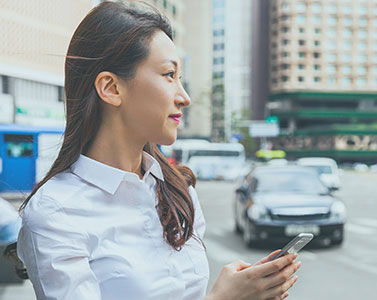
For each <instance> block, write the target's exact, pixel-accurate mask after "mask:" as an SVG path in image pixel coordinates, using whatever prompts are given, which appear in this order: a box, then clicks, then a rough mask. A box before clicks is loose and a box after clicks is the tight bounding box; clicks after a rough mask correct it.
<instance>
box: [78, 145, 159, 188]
mask: <svg viewBox="0 0 377 300" xmlns="http://www.w3.org/2000/svg"><path fill="white" fill-rule="evenodd" d="M142 164H143V169H144V171H145V174H144V176H143V180H145V179H146V178H147V177H148V176H149V175H150V174H153V175H154V176H155V177H157V178H158V179H160V180H162V181H164V176H163V174H162V170H161V167H160V165H159V163H158V162H157V160H156V159H155V158H154V157H153V156H152V155H150V154H148V153H147V152H145V151H143V161H142ZM71 170H72V173H74V174H76V175H77V176H79V177H81V178H82V179H84V180H85V181H87V182H89V183H91V184H93V185H95V186H97V187H99V188H101V189H103V190H105V191H106V192H108V193H110V194H114V193H115V191H116V190H117V189H118V187H119V185H120V184H121V182H122V181H123V180H128V181H140V179H139V177H138V175H137V174H135V173H132V172H126V171H123V170H121V169H117V168H114V167H111V166H109V165H106V164H103V163H101V162H99V161H96V160H94V159H91V158H89V157H87V156H85V155H82V154H81V155H80V157H79V158H78V160H77V161H76V162H75V163H74V164H73V165H72V166H71Z"/></svg>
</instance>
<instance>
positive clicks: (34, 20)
mask: <svg viewBox="0 0 377 300" xmlns="http://www.w3.org/2000/svg"><path fill="white" fill-rule="evenodd" d="M92 6H93V3H92V1H91V0H83V1H73V0H70V1H59V0H51V1H47V2H45V3H43V5H40V2H39V1H34V0H30V1H21V0H15V1H1V2H0V16H1V27H0V35H1V37H2V42H1V44H0V123H12V122H15V123H24V124H35V123H37V124H38V125H63V124H64V108H63V97H64V96H63V94H64V92H63V83H64V82H63V81H64V80H63V75H64V74H63V72H64V56H65V54H66V51H67V47H68V43H69V40H70V37H71V36H72V33H73V31H74V30H75V28H76V26H77V25H78V24H79V22H80V20H81V19H82V18H83V17H84V16H85V14H86V13H87V12H88V11H89V10H90V9H91V7H92Z"/></svg>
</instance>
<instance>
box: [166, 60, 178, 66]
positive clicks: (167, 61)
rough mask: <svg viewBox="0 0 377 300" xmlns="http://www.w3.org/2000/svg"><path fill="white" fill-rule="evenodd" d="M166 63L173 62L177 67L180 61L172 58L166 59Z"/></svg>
mask: <svg viewBox="0 0 377 300" xmlns="http://www.w3.org/2000/svg"><path fill="white" fill-rule="evenodd" d="M164 63H165V64H166V63H171V64H173V65H174V66H175V67H176V68H177V67H178V63H177V62H176V61H175V60H172V59H166V60H164Z"/></svg>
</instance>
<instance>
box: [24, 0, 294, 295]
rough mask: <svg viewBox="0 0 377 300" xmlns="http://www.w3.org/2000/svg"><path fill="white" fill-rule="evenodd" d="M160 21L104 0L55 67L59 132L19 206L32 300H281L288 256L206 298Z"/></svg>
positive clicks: (167, 37)
mask: <svg viewBox="0 0 377 300" xmlns="http://www.w3.org/2000/svg"><path fill="white" fill-rule="evenodd" d="M180 68H181V66H180V62H179V57H178V55H177V51H176V48H175V46H174V44H173V42H172V30H171V27H170V25H169V23H168V21H167V20H166V19H165V18H164V17H162V16H161V15H159V14H158V13H157V12H155V11H153V12H151V11H149V12H148V11H145V10H143V11H142V10H138V9H135V8H132V7H127V6H126V5H125V4H122V3H118V2H117V3H112V2H104V3H102V4H100V5H99V6H97V7H95V8H94V9H93V10H92V11H91V12H90V13H89V14H88V15H87V16H86V17H85V18H84V20H83V21H82V22H81V23H80V25H79V26H78V28H77V30H76V31H75V33H74V35H73V37H72V40H71V43H70V45H69V48H68V53H67V58H66V63H65V93H66V112H67V124H66V130H65V137H64V142H63V145H62V148H61V151H60V153H59V156H58V158H57V159H56V161H55V162H54V164H53V166H52V168H51V170H50V171H49V173H48V174H47V176H46V178H44V179H43V180H42V181H41V182H40V183H39V184H38V185H37V186H36V187H35V189H34V190H33V191H32V193H31V195H30V197H29V198H28V199H26V201H25V202H24V204H23V206H22V208H23V226H22V229H21V232H20V235H19V239H18V256H19V257H20V258H21V260H22V261H23V262H24V263H25V265H26V268H27V271H28V274H29V277H30V279H31V281H32V283H33V286H34V289H35V292H36V295H37V298H38V299H59V300H63V299H64V300H65V299H67V300H74V299H80V300H82V299H91V300H96V299H103V300H110V299H114V300H115V299H135V300H143V299H153V300H167V299H172V300H173V299H174V300H178V299H185V300H194V299H195V300H196V299H203V298H205V299H207V300H212V299H214V300H221V299H226V300H229V299H283V298H285V297H286V296H287V293H286V291H287V290H288V289H289V288H290V287H291V286H292V285H293V283H294V282H295V281H296V277H295V276H292V275H293V273H294V272H295V271H296V270H297V269H298V267H299V265H300V264H299V263H296V262H294V259H295V257H296V256H295V255H293V254H292V255H288V256H286V257H284V258H281V259H278V260H276V261H274V262H268V260H269V257H271V255H273V254H274V253H275V252H274V253H272V254H271V255H270V256H269V257H267V258H265V259H263V260H262V261H261V262H259V263H258V264H257V265H256V266H251V265H249V264H247V263H244V262H241V261H237V262H234V263H232V264H230V265H228V266H225V267H224V269H223V270H222V272H221V274H220V276H219V278H218V279H217V281H216V283H215V284H214V287H213V289H212V290H211V292H210V293H209V294H208V295H207V296H206V295H205V291H206V287H207V282H208V277H209V274H208V273H209V272H208V263H207V259H206V255H205V249H204V246H203V243H202V240H201V239H202V237H203V234H204V227H205V222H204V218H203V214H202V211H201V209H200V205H199V201H198V199H197V195H196V192H195V189H194V186H195V177H194V175H193V174H192V172H191V171H190V170H189V169H187V168H185V167H172V166H171V165H170V164H169V163H168V162H167V160H166V159H165V158H164V157H163V155H162V154H161V153H160V152H159V150H158V148H157V147H156V144H163V145H169V144H172V143H173V142H174V141H175V139H176V137H177V127H178V124H179V122H180V117H181V116H182V113H181V112H182V108H183V107H185V106H187V105H189V104H190V98H189V96H188V95H187V94H186V92H185V90H184V89H183V87H182V84H181V82H180V80H179V72H180Z"/></svg>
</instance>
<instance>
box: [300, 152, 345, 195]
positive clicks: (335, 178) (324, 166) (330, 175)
mask: <svg viewBox="0 0 377 300" xmlns="http://www.w3.org/2000/svg"><path fill="white" fill-rule="evenodd" d="M297 164H298V165H299V166H306V167H311V168H313V169H315V170H316V171H317V172H318V174H319V176H320V178H321V180H322V181H323V183H324V184H325V185H326V186H327V187H328V188H330V189H333V190H338V189H339V188H340V178H339V170H338V165H337V163H336V161H335V160H333V159H332V158H327V157H303V158H299V159H298V160H297Z"/></svg>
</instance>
